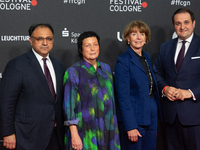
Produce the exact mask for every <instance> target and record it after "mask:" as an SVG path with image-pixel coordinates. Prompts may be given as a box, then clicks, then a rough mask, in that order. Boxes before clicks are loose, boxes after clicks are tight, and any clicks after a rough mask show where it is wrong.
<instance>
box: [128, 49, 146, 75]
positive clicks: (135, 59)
mask: <svg viewBox="0 0 200 150" xmlns="http://www.w3.org/2000/svg"><path fill="white" fill-rule="evenodd" d="M127 52H128V53H129V54H130V55H131V57H132V58H131V62H132V63H134V64H135V65H136V66H137V67H138V68H139V69H140V70H142V71H143V72H144V73H146V72H145V71H144V68H143V67H142V65H141V63H140V61H139V60H138V58H137V56H136V55H135V53H134V52H133V50H132V49H131V48H130V47H129V48H128V49H127Z"/></svg>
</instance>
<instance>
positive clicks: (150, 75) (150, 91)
mask: <svg viewBox="0 0 200 150" xmlns="http://www.w3.org/2000/svg"><path fill="white" fill-rule="evenodd" d="M145 62H146V64H147V68H148V72H149V77H150V80H151V85H150V90H149V95H151V94H152V89H153V78H152V74H151V70H150V68H149V64H148V62H147V60H146V59H145Z"/></svg>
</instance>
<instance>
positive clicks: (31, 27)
mask: <svg viewBox="0 0 200 150" xmlns="http://www.w3.org/2000/svg"><path fill="white" fill-rule="evenodd" d="M37 27H47V28H49V29H50V30H51V32H52V33H53V34H54V30H53V27H52V26H51V25H50V24H48V23H40V24H34V25H32V26H30V28H29V29H28V33H29V36H30V37H31V36H32V33H33V31H34V30H35V29H36V28H37Z"/></svg>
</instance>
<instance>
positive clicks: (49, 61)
mask: <svg viewBox="0 0 200 150" xmlns="http://www.w3.org/2000/svg"><path fill="white" fill-rule="evenodd" d="M32 51H33V53H34V54H35V56H36V58H37V60H38V62H39V64H40V66H41V68H42V71H43V73H44V61H43V60H42V58H43V57H42V56H40V55H39V54H38V53H36V52H35V50H34V49H33V48H32ZM46 58H47V60H46V64H47V67H48V68H49V72H50V74H51V78H52V82H53V86H54V90H55V93H56V74H55V71H54V68H53V64H52V62H51V59H50V58H49V54H48V55H47V57H46Z"/></svg>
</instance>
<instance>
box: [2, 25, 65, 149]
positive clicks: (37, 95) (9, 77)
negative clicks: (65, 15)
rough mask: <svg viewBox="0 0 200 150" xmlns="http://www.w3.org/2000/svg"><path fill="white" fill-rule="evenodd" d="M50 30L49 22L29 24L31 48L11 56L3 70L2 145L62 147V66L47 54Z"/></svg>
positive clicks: (22, 147)
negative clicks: (12, 57)
mask: <svg viewBox="0 0 200 150" xmlns="http://www.w3.org/2000/svg"><path fill="white" fill-rule="evenodd" d="M53 33H54V31H53V28H52V27H51V25H49V24H37V25H33V26H31V27H30V28H29V36H30V43H31V46H32V50H31V51H29V52H27V53H25V54H23V55H21V56H19V57H17V58H14V59H13V60H11V61H10V62H9V63H8V64H7V66H6V68H5V71H4V73H3V78H2V81H1V85H0V92H1V93H0V100H1V113H2V122H1V123H2V134H3V136H4V146H6V147H7V148H9V149H14V148H16V149H17V150H60V149H62V145H63V141H64V139H63V134H64V129H63V123H64V121H63V111H62V101H63V83H62V82H63V75H64V71H65V68H64V65H63V64H62V63H61V62H60V61H58V60H57V59H55V58H53V57H50V56H49V52H50V51H51V50H52V48H53V42H54V37H53ZM43 58H46V59H45V60H44V59H43Z"/></svg>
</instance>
